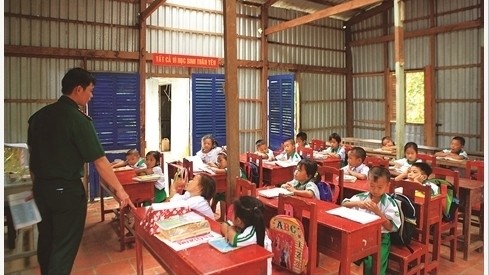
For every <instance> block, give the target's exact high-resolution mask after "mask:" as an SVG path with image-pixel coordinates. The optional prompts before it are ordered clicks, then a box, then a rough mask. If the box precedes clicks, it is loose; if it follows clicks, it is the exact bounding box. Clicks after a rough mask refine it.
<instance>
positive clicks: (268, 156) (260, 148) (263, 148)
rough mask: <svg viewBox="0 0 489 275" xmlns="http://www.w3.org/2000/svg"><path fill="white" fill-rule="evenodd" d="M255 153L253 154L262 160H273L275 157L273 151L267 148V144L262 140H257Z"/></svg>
mask: <svg viewBox="0 0 489 275" xmlns="http://www.w3.org/2000/svg"><path fill="white" fill-rule="evenodd" d="M255 145H256V151H255V154H257V155H259V156H260V157H261V158H262V159H264V160H274V159H275V156H274V155H273V151H272V150H270V149H269V148H268V145H267V142H266V141H265V140H263V139H259V140H257V141H256V143H255Z"/></svg>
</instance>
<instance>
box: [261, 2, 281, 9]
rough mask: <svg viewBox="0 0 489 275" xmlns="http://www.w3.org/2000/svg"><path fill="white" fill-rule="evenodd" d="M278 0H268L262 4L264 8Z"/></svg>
mask: <svg viewBox="0 0 489 275" xmlns="http://www.w3.org/2000/svg"><path fill="white" fill-rule="evenodd" d="M277 1H278V0H268V1H267V2H265V3H263V6H262V7H264V8H269V7H271V6H272V5H273V4H275V3H277Z"/></svg>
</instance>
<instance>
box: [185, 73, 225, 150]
mask: <svg viewBox="0 0 489 275" xmlns="http://www.w3.org/2000/svg"><path fill="white" fill-rule="evenodd" d="M207 134H212V135H213V136H214V138H215V139H216V140H217V142H218V143H219V146H222V145H225V144H226V101H225V97H224V75H223V74H192V154H193V155H194V154H195V153H196V152H198V151H199V150H200V148H201V145H200V140H201V138H202V136H204V135H207Z"/></svg>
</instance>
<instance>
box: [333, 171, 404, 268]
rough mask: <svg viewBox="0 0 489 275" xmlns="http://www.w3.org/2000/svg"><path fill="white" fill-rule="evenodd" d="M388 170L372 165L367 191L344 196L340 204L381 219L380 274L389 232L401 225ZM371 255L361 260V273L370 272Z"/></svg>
mask: <svg viewBox="0 0 489 275" xmlns="http://www.w3.org/2000/svg"><path fill="white" fill-rule="evenodd" d="M390 177H391V175H390V172H389V170H388V169H386V168H383V167H372V169H370V171H369V173H368V182H369V186H370V187H369V188H370V189H369V191H368V192H364V193H360V194H356V195H354V196H353V197H351V198H350V199H348V198H346V199H344V200H343V202H342V203H341V205H342V206H345V207H349V208H354V209H357V210H359V211H363V212H367V213H370V214H374V215H377V216H379V217H380V218H381V219H382V221H383V222H382V229H381V233H382V234H381V238H382V240H381V248H380V274H386V272H387V265H388V262H389V252H390V246H391V242H390V234H389V233H390V232H393V231H397V230H398V229H399V227H400V226H401V218H400V217H399V213H398V212H399V210H398V207H397V204H396V202H395V201H394V199H393V198H391V197H390V196H389V195H388V194H387V193H388V192H389V183H390ZM372 264H373V261H372V256H368V257H367V258H365V259H364V260H363V274H372Z"/></svg>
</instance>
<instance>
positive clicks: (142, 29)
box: [139, 0, 146, 154]
mask: <svg viewBox="0 0 489 275" xmlns="http://www.w3.org/2000/svg"><path fill="white" fill-rule="evenodd" d="M144 10H146V0H140V1H139V115H140V117H139V133H140V134H141V136H140V137H139V149H140V152H142V153H143V154H145V149H146V123H145V121H146V105H145V104H146V99H145V98H146V18H144V17H142V16H141V13H142V12H143V11H144Z"/></svg>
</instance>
